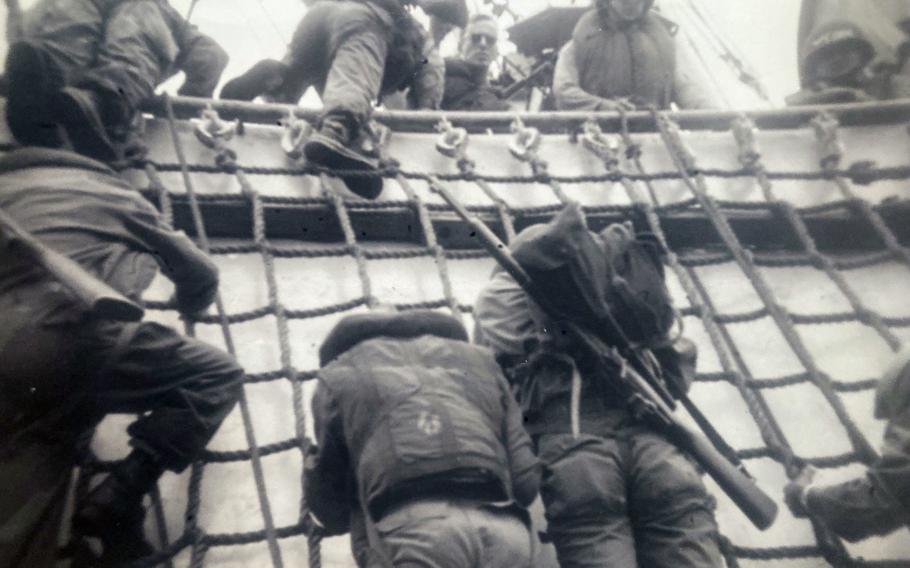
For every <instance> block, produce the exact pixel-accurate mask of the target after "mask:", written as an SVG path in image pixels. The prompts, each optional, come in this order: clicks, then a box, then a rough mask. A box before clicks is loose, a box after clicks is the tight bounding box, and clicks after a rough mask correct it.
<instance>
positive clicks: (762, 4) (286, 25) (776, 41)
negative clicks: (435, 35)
mask: <svg viewBox="0 0 910 568" xmlns="http://www.w3.org/2000/svg"><path fill="white" fill-rule="evenodd" d="M35 1H36V0H20V2H21V5H22V6H23V8H27V7H28V6H30V5H32V4H34V3H35ZM170 1H171V3H172V4H173V5H174V7H176V8H177V9H178V10H180V11H181V13H184V14H185V13H186V11H187V9H188V8H189V6H190V4H191V0H170ZM662 1H664V2H669V1H680V0H662ZM660 2H661V0H658V3H660ZM699 2H700V3H699V6H700V7H701V8H702V9H704V10H705V11H706V12H708V13H709V14H710V15H711V16H712V17H713V19H714V20H715V21H716V23H717V25H718V29H719V31H721V32H722V33H723V34H724V35H725V36H726V37H727V38H728V39H729V40H730V41H731V43H733V44H734V45H735V46H736V47H737V48H738V49H739V51H740V52H741V53H742V54H743V55H744V56H745V57H746V59H748V60H749V61H750V62H751V63H752V65H753V66H754V68H755V70H756V72H757V74H758V75H759V77H760V78H761V79H762V80H763V81H764V83H765V85H766V86H767V88H768V91H769V93H770V94H771V96H772V99H774V100H775V101H777V102H779V101H781V100H782V99H783V97H784V96H785V95H787V94H789V93H792V92H793V91H795V90H796V88H797V77H796V27H797V19H798V16H799V5H800V2H799V0H699ZM468 3H469V5H471V4H472V5H473V6H474V7H475V8H481V7H482V6H483V4H484V2H483V0H468ZM571 3H572V2H571V0H563V1H561V2H560V1H558V0H555V1H549V2H548V1H547V0H512V1H511V5H512V6H513V8H514V9H515V10H516V11H519V12H522V13H524V14H528V13H533V12H536V11H537V10H539V9H541V8H544V7H546V6H547V5H548V4H571ZM578 3H579V4H583V3H586V2H583V1H581V2H578ZM304 11H305V9H304V7H303V4H302V2H301V0H198V2H197V4H196V6H195V9H194V12H193V15H192V22H193V23H194V24H196V25H198V26H199V27H200V28H202V30H203V31H205V32H206V33H208V34H209V35H212V36H213V37H214V38H215V39H217V40H218V41H219V42H220V43H221V44H222V45H223V46H224V47H225V48H226V49H227V50H228V52H229V53H230V55H231V63H230V65H229V67H228V69H227V71H226V72H225V78H230V77H233V76H235V75H237V74H239V73H241V72H243V71H244V70H245V69H246V68H247V67H249V66H250V65H251V64H252V63H254V62H256V61H258V60H259V59H261V58H263V57H275V58H280V57H281V56H282V55H283V53H284V50H285V46H286V45H287V42H288V40H289V39H290V37H291V34H292V33H293V30H294V28H295V26H296V25H297V22H298V21H299V20H300V18H301V17H302V15H303V13H304ZM3 17H4V18H5V11H4V12H3ZM5 43H6V42H5V41H4V42H3V44H4V45H3V48H2V49H3V52H4V53H5V49H6V47H5Z"/></svg>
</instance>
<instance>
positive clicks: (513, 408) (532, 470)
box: [496, 369, 542, 507]
mask: <svg viewBox="0 0 910 568" xmlns="http://www.w3.org/2000/svg"><path fill="white" fill-rule="evenodd" d="M496 370H497V372H498V369H496ZM497 374H498V373H497ZM500 384H501V385H502V391H503V392H502V398H503V402H504V404H505V411H506V412H505V421H506V424H505V428H504V431H505V435H506V451H507V452H508V453H509V469H510V471H509V475H510V477H511V478H512V493H513V495H514V496H515V501H517V502H518V504H519V505H521V506H523V507H527V506H529V505H530V504H531V503H533V502H534V499H535V498H536V497H537V492H538V490H539V489H540V478H541V475H542V466H541V463H540V460H538V459H537V456H535V455H534V450H533V448H532V445H531V438H530V437H529V436H528V433H527V432H526V431H525V428H524V420H523V418H522V414H521V408H519V406H518V403H517V402H515V399H514V398H513V397H512V393H511V392H510V391H509V387H508V385H507V383H506V380H505V377H502V380H501V381H500Z"/></svg>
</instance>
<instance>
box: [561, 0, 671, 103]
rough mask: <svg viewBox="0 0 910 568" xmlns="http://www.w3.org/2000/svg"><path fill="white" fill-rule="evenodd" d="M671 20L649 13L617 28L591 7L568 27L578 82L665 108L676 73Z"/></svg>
mask: <svg viewBox="0 0 910 568" xmlns="http://www.w3.org/2000/svg"><path fill="white" fill-rule="evenodd" d="M672 31H673V30H672V24H670V22H668V21H667V20H665V19H663V18H661V17H660V16H658V15H657V14H655V13H654V12H648V14H647V15H646V16H645V17H644V18H642V19H641V20H640V21H637V22H634V23H632V24H629V25H628V26H624V27H620V26H618V25H616V24H615V23H613V22H611V21H609V20H608V19H607V18H605V17H604V16H602V15H601V13H600V12H599V11H597V10H592V11H590V12H588V13H586V14H585V15H584V16H582V17H581V19H580V20H579V21H578V24H576V26H575V30H574V31H573V32H572V40H573V42H574V45H575V58H576V65H577V67H578V71H579V79H580V86H581V88H582V89H583V90H585V91H586V92H588V93H591V94H593V95H596V96H598V97H604V98H619V97H625V98H629V99H632V101H633V102H635V103H636V104H638V105H641V106H647V105H655V106H657V107H658V108H667V107H668V106H669V105H670V101H671V97H672V94H673V78H674V76H675V75H676V49H675V47H674V45H673V34H672Z"/></svg>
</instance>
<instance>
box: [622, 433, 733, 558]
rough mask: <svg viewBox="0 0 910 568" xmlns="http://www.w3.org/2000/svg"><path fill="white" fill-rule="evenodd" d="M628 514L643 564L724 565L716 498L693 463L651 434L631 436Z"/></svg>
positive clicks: (661, 439) (665, 441) (666, 442)
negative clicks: (719, 538) (709, 492)
mask: <svg viewBox="0 0 910 568" xmlns="http://www.w3.org/2000/svg"><path fill="white" fill-rule="evenodd" d="M628 443H629V447H630V454H631V459H630V461H631V464H632V465H631V475H630V479H629V496H630V497H629V499H630V506H629V508H630V510H631V511H632V514H633V525H634V527H635V542H636V545H637V546H636V548H637V554H638V560H639V563H640V564H641V565H642V566H654V567H655V568H664V567H666V568H670V567H672V568H686V567H693V568H694V567H699V568H702V567H710V566H717V567H721V566H723V565H724V561H723V556H722V555H721V552H720V546H719V543H718V530H717V523H716V521H715V519H714V506H715V503H714V499H713V498H712V497H711V496H710V495H709V494H708V492H707V490H706V489H705V486H704V484H703V483H702V480H701V476H700V475H699V474H698V471H697V470H696V469H695V466H694V465H693V464H692V462H691V461H689V459H688V458H687V457H686V456H685V455H683V453H682V452H680V451H679V449H677V448H676V447H675V446H673V445H672V444H670V443H669V442H668V441H667V440H665V439H664V438H663V437H661V436H658V435H657V434H654V433H651V432H639V433H635V434H632V435H630V436H629V438H628Z"/></svg>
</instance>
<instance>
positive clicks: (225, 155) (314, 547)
mask: <svg viewBox="0 0 910 568" xmlns="http://www.w3.org/2000/svg"><path fill="white" fill-rule="evenodd" d="M213 144H214V150H215V154H216V155H215V162H216V163H218V164H220V165H222V167H223V168H224V169H225V171H226V172H233V174H234V176H235V177H236V178H237V182H238V184H239V185H240V189H241V192H242V193H243V195H244V196H246V197H247V198H248V199H249V200H250V206H251V210H252V217H253V242H254V244H255V245H256V248H257V250H258V251H259V254H260V257H261V258H262V263H263V266H264V268H265V277H266V286H267V289H268V301H269V304H268V310H269V311H270V312H271V313H272V315H274V316H275V322H276V325H277V327H278V347H279V352H280V357H281V373H282V374H283V375H284V378H285V379H286V380H287V381H289V382H290V384H291V395H292V405H293V408H294V431H295V434H296V438H295V440H294V441H295V446H296V447H298V448H299V449H300V454H301V455H300V458H301V463H306V459H307V455H308V454H309V450H310V448H311V447H312V446H313V443H312V442H311V441H310V439H309V437H308V436H307V433H306V409H305V408H304V401H303V385H302V384H301V381H300V379H299V376H298V372H297V369H296V368H295V367H294V364H293V360H292V355H291V353H292V350H291V341H290V330H289V327H288V319H289V318H288V310H287V309H286V308H285V306H284V304H283V303H282V302H281V300H280V298H279V296H278V281H277V278H276V276H275V258H274V256H273V255H272V253H271V252H270V248H269V243H268V239H267V238H266V232H265V209H264V207H263V204H262V198H261V196H260V194H259V192H258V191H257V190H256V188H255V187H253V184H252V183H250V180H249V178H248V177H247V175H246V173H245V172H244V170H243V168H241V167H240V166H238V165H237V163H236V159H235V157H234V154H233V152H232V151H230V150H229V149H228V148H227V147H226V146H225V145H224V142H223V141H222V140H221V139H220V138H218V137H214V138H213ZM304 470H305V468H303V469H302V470H301V476H300V487H301V501H300V508H299V522H300V523H301V525H303V523H304V521H305V517H306V515H307V513H308V512H309V508H308V507H307V504H306V486H305V476H304ZM321 541H322V535H321V533H319V531H312V532H310V533H309V534H308V535H307V550H308V556H309V566H310V568H321V566H322V557H321V546H320V543H321Z"/></svg>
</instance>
